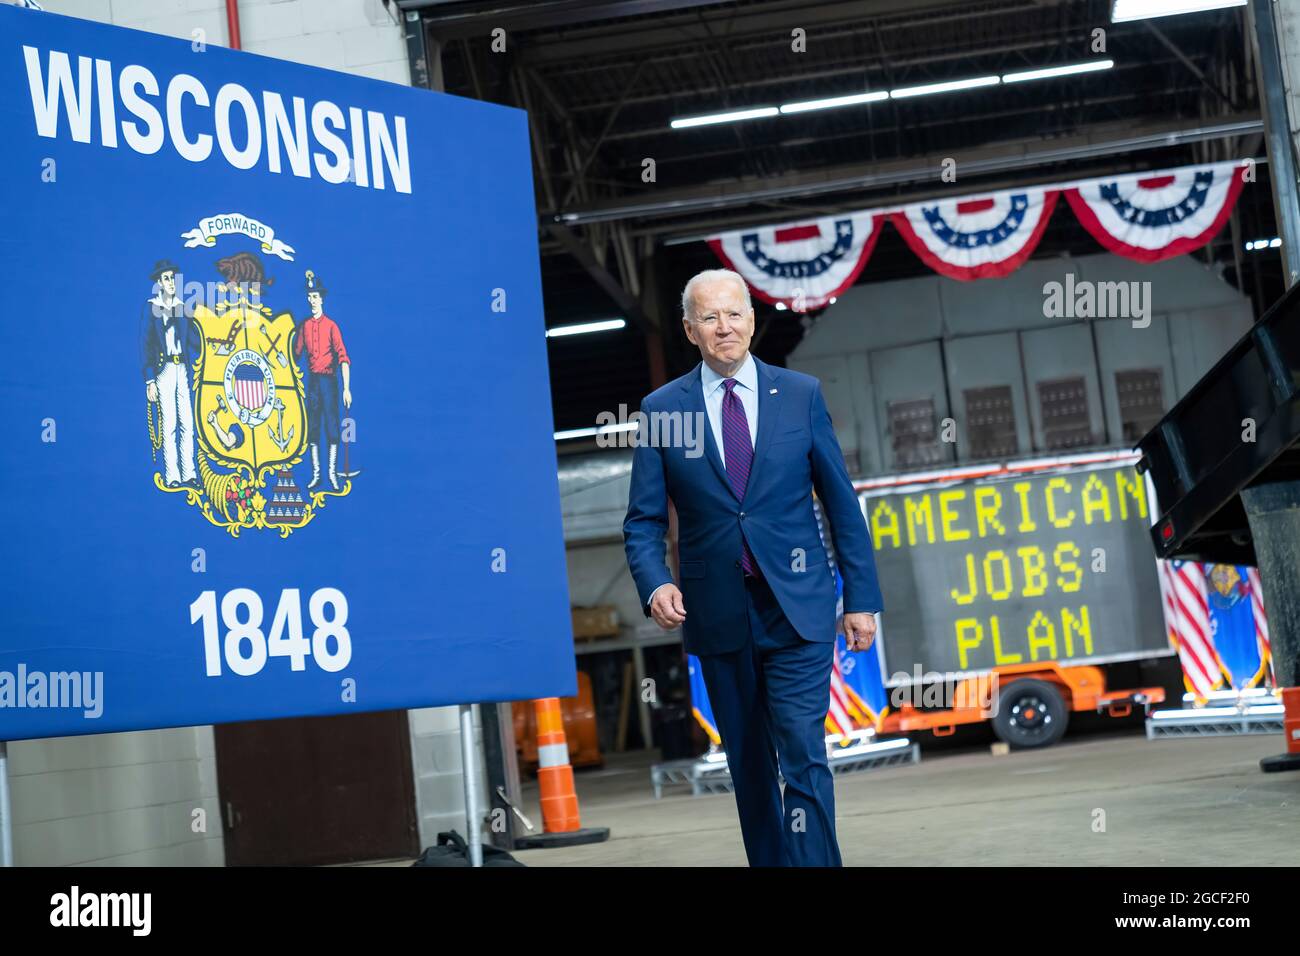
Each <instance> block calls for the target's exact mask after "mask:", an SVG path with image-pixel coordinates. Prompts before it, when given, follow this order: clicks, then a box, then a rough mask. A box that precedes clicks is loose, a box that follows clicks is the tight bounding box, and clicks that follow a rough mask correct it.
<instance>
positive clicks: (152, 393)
mask: <svg viewBox="0 0 1300 956" xmlns="http://www.w3.org/2000/svg"><path fill="white" fill-rule="evenodd" d="M144 397H145V398H146V399H148V400H149V403H150V404H154V403H156V402H157V401H158V383H157V382H154V381H149V382H146V383H145V386H144Z"/></svg>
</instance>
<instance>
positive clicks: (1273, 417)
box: [1137, 284, 1300, 565]
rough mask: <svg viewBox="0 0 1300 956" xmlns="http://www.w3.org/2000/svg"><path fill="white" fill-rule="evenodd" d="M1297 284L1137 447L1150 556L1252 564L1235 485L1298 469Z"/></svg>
mask: <svg viewBox="0 0 1300 956" xmlns="http://www.w3.org/2000/svg"><path fill="white" fill-rule="evenodd" d="M1298 439H1300V284H1298V285H1296V286H1293V287H1292V288H1291V289H1290V290H1288V292H1287V293H1286V295H1284V296H1283V297H1282V298H1281V299H1279V300H1278V302H1277V303H1276V304H1275V305H1274V306H1273V307H1272V308H1271V309H1269V310H1268V312H1267V313H1265V315H1264V317H1263V318H1262V319H1260V321H1259V322H1258V323H1256V324H1255V326H1254V327H1253V328H1252V329H1251V330H1250V332H1249V333H1247V334H1246V335H1245V336H1243V337H1242V338H1241V339H1240V340H1239V341H1238V342H1237V343H1236V344H1235V345H1234V346H1233V347H1232V348H1231V349H1230V350H1229V351H1228V353H1227V354H1226V355H1224V356H1223V358H1221V359H1220V360H1219V361H1218V362H1217V363H1216V364H1215V366H1214V367H1213V368H1212V369H1210V371H1209V372H1207V373H1206V374H1205V376H1203V377H1202V378H1201V380H1200V381H1199V382H1197V383H1196V385H1194V386H1193V387H1192V389H1191V391H1189V392H1188V393H1187V394H1186V395H1185V396H1184V397H1183V398H1182V400H1181V401H1179V402H1178V404H1177V405H1175V406H1174V407H1173V408H1172V409H1171V410H1170V411H1169V413H1168V414H1167V415H1165V417H1164V418H1163V419H1161V420H1160V423H1159V424H1158V425H1157V426H1156V427H1155V428H1153V429H1152V430H1151V431H1150V432H1148V433H1147V434H1146V435H1145V436H1144V437H1143V438H1142V440H1141V441H1140V442H1138V446H1137V447H1138V450H1139V451H1140V452H1141V453H1142V459H1141V460H1140V461H1139V462H1138V465H1137V468H1138V471H1140V472H1144V473H1147V474H1149V475H1150V476H1151V480H1152V482H1153V484H1154V485H1155V489H1156V496H1157V500H1158V502H1159V508H1160V516H1159V519H1158V520H1157V521H1156V523H1155V524H1154V525H1153V526H1152V528H1151V538H1152V541H1153V543H1154V544H1155V550H1156V555H1157V556H1158V557H1161V558H1186V559H1189V560H1197V561H1213V562H1221V563H1226V564H1252V565H1253V564H1257V561H1256V558H1255V546H1254V542H1253V540H1252V538H1251V533H1250V527H1249V525H1248V524H1247V521H1246V512H1245V509H1244V508H1243V506H1242V503H1241V497H1240V494H1241V491H1242V489H1243V488H1247V487H1249V486H1252V485H1256V484H1262V483H1268V482H1275V481H1290V480H1295V479H1296V478H1300V448H1297V444H1296V443H1297V440H1298Z"/></svg>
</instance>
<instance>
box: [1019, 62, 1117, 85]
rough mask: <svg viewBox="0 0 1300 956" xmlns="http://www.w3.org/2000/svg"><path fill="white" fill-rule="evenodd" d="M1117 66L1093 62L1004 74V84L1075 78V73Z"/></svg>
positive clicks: (1093, 71) (1092, 71)
mask: <svg viewBox="0 0 1300 956" xmlns="http://www.w3.org/2000/svg"><path fill="white" fill-rule="evenodd" d="M1114 65H1115V61H1114V60H1092V61H1090V62H1088V63H1072V64H1070V65H1069V66H1052V67H1048V68H1047V69H1045V70H1025V71H1023V72H1021V73H1004V74H1003V76H1002V82H1003V83H1023V82H1025V81H1026V80H1046V79H1048V78H1049V77H1053V76H1073V75H1074V74H1075V73H1095V72H1096V71H1097V70H1109V69H1110V68H1111V67H1112V66H1114Z"/></svg>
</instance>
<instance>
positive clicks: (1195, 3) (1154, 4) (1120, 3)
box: [1110, 0, 1246, 23]
mask: <svg viewBox="0 0 1300 956" xmlns="http://www.w3.org/2000/svg"><path fill="white" fill-rule="evenodd" d="M1245 5H1246V0H1115V3H1114V4H1113V5H1112V6H1111V9H1110V21H1111V23H1124V22H1126V21H1129V20H1147V19H1150V18H1151V17H1172V16H1175V15H1177V14H1180V13H1200V12H1202V11H1204V10H1222V9H1224V8H1225V7H1244V6H1245Z"/></svg>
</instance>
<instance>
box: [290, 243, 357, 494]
mask: <svg viewBox="0 0 1300 956" xmlns="http://www.w3.org/2000/svg"><path fill="white" fill-rule="evenodd" d="M305 291H306V293H307V305H308V306H310V307H311V317H310V318H309V319H307V320H306V321H305V322H303V323H302V325H301V326H300V327H299V329H298V335H297V338H295V340H294V345H293V353H294V355H295V356H296V357H298V358H302V355H303V352H304V350H305V351H306V353H307V369H306V379H307V381H306V385H307V389H306V391H307V442H308V443H309V444H310V445H311V481H309V482H307V490H308V491H314V490H315V489H316V488H317V487H319V485H320V459H321V455H320V444H321V439H322V437H323V438H324V440H325V443H326V444H327V445H328V446H329V459H328V465H327V472H326V479H327V481H328V482H329V487H330V489H331V490H333V491H338V490H339V481H338V469H337V464H338V453H339V382H338V379H339V378H340V377H341V378H342V379H343V407H344V408H351V407H352V389H351V381H352V378H351V374H352V365H351V362H350V361H349V359H348V351H347V349H346V348H345V347H344V345H343V335H342V333H340V332H339V327H338V324H337V323H336V322H335V321H334V320H333V319H331V318H330V317H329V316H328V315H326V314H325V295H326V289H325V285H324V283H322V282H321V280H320V277H319V276H317V275H316V274H315V273H314V272H312V271H311V270H310V269H308V270H307V283H306V286H305Z"/></svg>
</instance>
